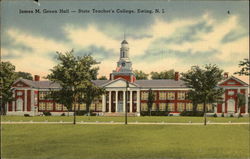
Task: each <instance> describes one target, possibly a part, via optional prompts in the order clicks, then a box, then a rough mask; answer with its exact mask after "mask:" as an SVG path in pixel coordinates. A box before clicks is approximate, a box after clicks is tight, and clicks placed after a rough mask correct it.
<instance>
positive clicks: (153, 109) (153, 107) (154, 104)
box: [152, 103, 157, 111]
mask: <svg viewBox="0 0 250 159" xmlns="http://www.w3.org/2000/svg"><path fill="white" fill-rule="evenodd" d="M156 110H157V105H156V103H153V105H152V111H156Z"/></svg>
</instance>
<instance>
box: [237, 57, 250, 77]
mask: <svg viewBox="0 0 250 159" xmlns="http://www.w3.org/2000/svg"><path fill="white" fill-rule="evenodd" d="M239 67H241V70H240V71H239V72H235V73H234V74H238V75H240V76H243V75H245V76H249V75H250V72H249V71H250V61H249V59H243V61H240V63H239Z"/></svg>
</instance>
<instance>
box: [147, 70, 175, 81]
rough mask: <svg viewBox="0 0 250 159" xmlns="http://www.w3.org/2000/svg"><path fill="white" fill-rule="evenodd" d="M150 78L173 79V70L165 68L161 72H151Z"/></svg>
mask: <svg viewBox="0 0 250 159" xmlns="http://www.w3.org/2000/svg"><path fill="white" fill-rule="evenodd" d="M150 74H151V78H152V79H174V70H173V69H171V70H166V71H162V72H151V73H150Z"/></svg>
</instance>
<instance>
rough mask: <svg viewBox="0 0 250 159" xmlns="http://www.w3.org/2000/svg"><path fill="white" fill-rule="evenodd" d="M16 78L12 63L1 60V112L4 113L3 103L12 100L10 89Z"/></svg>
mask: <svg viewBox="0 0 250 159" xmlns="http://www.w3.org/2000/svg"><path fill="white" fill-rule="evenodd" d="M15 80H16V74H15V66H14V65H12V64H11V63H10V62H1V65H0V83H1V86H0V89H1V90H0V93H1V94H0V98H1V100H0V101H1V103H0V104H1V105H0V109H1V114H2V115H5V114H6V108H5V105H6V104H7V103H8V102H10V101H12V100H14V99H13V97H12V90H11V86H12V84H13V83H14V81H15Z"/></svg>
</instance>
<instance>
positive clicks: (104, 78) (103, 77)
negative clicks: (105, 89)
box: [98, 76, 108, 80]
mask: <svg viewBox="0 0 250 159" xmlns="http://www.w3.org/2000/svg"><path fill="white" fill-rule="evenodd" d="M98 79H99V80H108V79H107V77H106V76H101V77H99V78H98Z"/></svg>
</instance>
